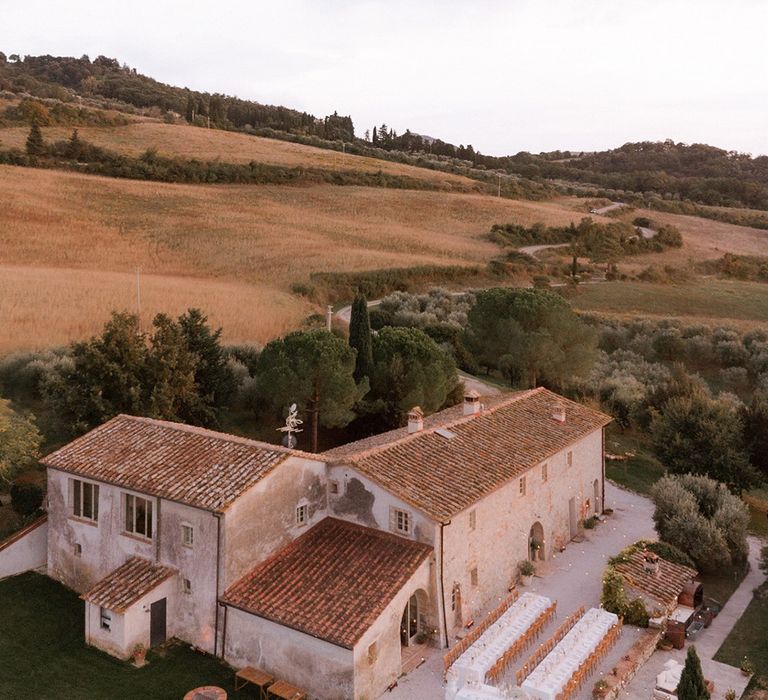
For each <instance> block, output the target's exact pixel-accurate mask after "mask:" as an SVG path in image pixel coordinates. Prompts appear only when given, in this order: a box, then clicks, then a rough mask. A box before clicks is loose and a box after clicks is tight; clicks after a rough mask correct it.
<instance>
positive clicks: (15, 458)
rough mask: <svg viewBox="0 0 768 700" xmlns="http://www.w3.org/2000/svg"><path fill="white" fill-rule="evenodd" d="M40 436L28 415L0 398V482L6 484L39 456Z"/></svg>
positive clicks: (32, 419)
mask: <svg viewBox="0 0 768 700" xmlns="http://www.w3.org/2000/svg"><path fill="white" fill-rule="evenodd" d="M41 442H42V438H41V437H40V433H39V431H38V429H37V425H36V424H35V421H34V418H32V416H29V415H21V414H19V413H16V412H15V411H14V410H13V409H12V408H11V405H10V402H9V401H8V400H6V399H0V483H5V484H8V483H10V481H11V480H12V479H13V477H14V476H15V475H16V474H17V473H18V472H19V471H21V470H22V469H24V468H26V467H29V466H31V465H32V464H34V462H35V460H36V459H37V458H38V457H39V453H40V443H41Z"/></svg>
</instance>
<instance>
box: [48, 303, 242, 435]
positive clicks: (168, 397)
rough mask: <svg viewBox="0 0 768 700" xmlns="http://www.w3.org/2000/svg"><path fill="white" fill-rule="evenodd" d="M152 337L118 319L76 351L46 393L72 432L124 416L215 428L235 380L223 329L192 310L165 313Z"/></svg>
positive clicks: (133, 320)
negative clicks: (225, 352)
mask: <svg viewBox="0 0 768 700" xmlns="http://www.w3.org/2000/svg"><path fill="white" fill-rule="evenodd" d="M152 326H153V330H152V333H151V334H149V335H148V334H146V333H143V332H141V330H140V328H139V320H138V318H137V317H136V316H135V315H133V314H129V313H113V314H112V318H111V319H110V320H109V321H108V322H107V323H106V325H105V326H104V330H103V331H102V333H101V335H98V336H94V337H93V338H91V339H90V340H87V341H85V342H80V343H75V344H74V345H73V346H72V347H71V351H70V355H69V357H68V358H67V361H65V362H62V363H61V366H60V367H58V368H57V371H56V372H54V373H52V374H51V375H50V376H48V377H47V378H46V380H45V386H44V387H43V391H44V394H45V395H46V397H47V399H48V402H49V403H50V404H52V407H53V408H54V411H55V412H56V414H57V415H58V416H59V419H60V420H61V421H62V422H63V423H64V427H65V428H66V429H67V430H68V431H69V432H71V433H73V434H79V433H82V432H85V431H86V430H88V429H90V428H92V427H94V426H96V425H99V424H101V423H103V422H104V421H106V420H109V419H110V418H112V417H113V416H115V415H117V414H118V413H129V414H132V415H145V416H151V417H154V418H162V419H165V420H174V421H182V422H186V423H191V424H193V425H203V426H207V427H215V426H216V425H217V424H218V415H219V413H218V412H219V409H220V408H221V406H222V405H223V403H224V401H225V399H226V397H227V393H226V387H229V386H232V385H233V383H234V378H233V377H232V373H231V370H230V369H229V367H228V366H227V364H226V361H225V358H224V357H223V355H222V351H221V348H220V346H219V344H218V339H219V331H215V332H214V331H212V330H211V329H210V328H209V327H208V326H207V320H206V318H205V316H203V314H202V313H201V312H199V311H197V310H194V309H191V310H190V311H189V312H188V313H187V314H185V315H182V316H180V317H179V318H178V319H176V320H174V319H172V318H170V317H168V316H166V315H165V314H158V315H157V316H156V317H155V319H154V321H153V324H152Z"/></svg>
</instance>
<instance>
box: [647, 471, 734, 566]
mask: <svg viewBox="0 0 768 700" xmlns="http://www.w3.org/2000/svg"><path fill="white" fill-rule="evenodd" d="M651 497H652V499H653V502H654V505H655V510H654V513H653V521H654V523H655V526H656V532H658V534H659V537H660V538H661V539H662V540H663V541H664V542H668V543H670V544H672V545H674V546H676V547H677V548H678V549H681V550H682V551H683V552H685V553H686V554H688V556H690V557H691V558H692V559H693V560H694V561H695V562H696V565H697V566H698V567H699V568H700V569H702V570H703V571H714V570H717V569H718V568H719V567H722V566H729V565H731V564H734V563H740V562H743V561H745V559H746V556H747V525H748V523H749V515H748V512H747V509H746V506H745V505H744V503H743V502H742V501H741V499H740V498H738V497H737V496H734V495H733V494H732V493H730V491H728V489H727V488H726V486H725V485H724V484H719V483H718V482H716V481H715V480H713V479H709V478H707V477H705V476H695V475H693V474H686V475H679V476H665V477H662V478H661V479H660V480H659V481H658V482H656V484H654V486H653V487H652V489H651Z"/></svg>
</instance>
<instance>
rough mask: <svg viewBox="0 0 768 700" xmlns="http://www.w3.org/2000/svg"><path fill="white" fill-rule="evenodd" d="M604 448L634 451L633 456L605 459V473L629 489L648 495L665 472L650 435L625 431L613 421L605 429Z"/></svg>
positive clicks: (612, 451) (617, 452)
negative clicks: (649, 437)
mask: <svg viewBox="0 0 768 700" xmlns="http://www.w3.org/2000/svg"><path fill="white" fill-rule="evenodd" d="M605 449H606V452H609V453H612V454H619V455H621V454H625V453H627V452H631V453H634V455H635V456H634V457H630V458H629V459H626V460H622V461H619V460H606V462H605V475H606V476H607V477H608V478H609V479H610V480H611V481H614V482H616V483H617V484H619V486H623V487H624V488H626V489H629V490H630V491H634V492H636V493H641V494H643V495H648V494H649V493H650V490H651V486H653V485H654V484H655V483H656V482H657V481H658V480H659V479H660V478H661V477H662V476H664V474H665V471H666V470H665V469H664V466H663V465H662V464H661V463H660V462H659V461H658V460H657V459H656V458H655V457H654V456H653V452H651V450H650V448H649V447H648V445H647V438H644V437H643V436H642V435H640V434H638V433H635V432H634V431H629V430H627V431H622V430H621V429H620V428H618V427H617V426H616V425H615V424H613V423H612V424H611V425H610V426H608V428H607V430H606V434H605Z"/></svg>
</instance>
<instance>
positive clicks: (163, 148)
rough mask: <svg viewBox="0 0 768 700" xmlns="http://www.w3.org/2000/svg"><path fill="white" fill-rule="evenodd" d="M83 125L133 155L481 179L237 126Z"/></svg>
mask: <svg viewBox="0 0 768 700" xmlns="http://www.w3.org/2000/svg"><path fill="white" fill-rule="evenodd" d="M73 128H74V127H71V126H46V127H42V132H43V137H44V138H45V139H46V140H47V141H59V140H62V139H68V138H69V137H70V135H71V134H72V129H73ZM77 130H78V133H79V135H80V137H81V138H82V139H84V140H86V141H88V142H90V143H93V144H95V145H97V146H101V147H103V148H108V149H110V150H113V151H117V152H118V153H122V154H124V155H129V156H139V155H141V154H142V153H143V152H144V151H146V150H147V149H148V148H155V149H157V152H158V154H159V155H162V156H178V157H181V158H197V159H198V160H216V159H219V160H221V161H222V162H225V163H249V162H250V161H252V160H253V161H257V162H259V163H268V164H271V165H282V166H286V167H304V168H323V169H326V170H339V171H343V170H356V171H361V172H368V173H376V172H379V171H381V172H383V173H386V174H389V175H407V176H409V177H413V178H416V179H418V180H425V181H427V182H432V183H443V184H444V185H446V186H448V187H449V186H450V185H451V183H454V184H455V185H457V186H458V185H460V186H462V187H463V188H465V189H466V187H476V186H477V185H478V183H477V181H475V180H470V179H469V178H465V177H462V176H460V175H453V174H451V173H443V172H440V171H437V170H428V169H426V168H419V167H416V166H413V165H405V164H402V163H393V162H389V161H386V160H379V159H377V158H367V157H365V156H356V155H350V154H342V153H337V152H336V151H330V150H327V149H323V148H316V147H314V146H304V145H303V144H298V143H291V142H289V141H280V140H278V139H267V138H262V137H259V136H249V135H248V134H242V133H238V132H234V131H221V130H218V129H203V128H200V127H196V126H186V125H181V124H164V123H158V122H151V121H140V122H136V123H134V124H129V125H127V126H105V127H96V126H81V127H77ZM28 134H29V128H28V127H7V128H5V129H0V146H2V147H3V148H12V147H15V148H24V144H25V143H26V139H27V135H28Z"/></svg>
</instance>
